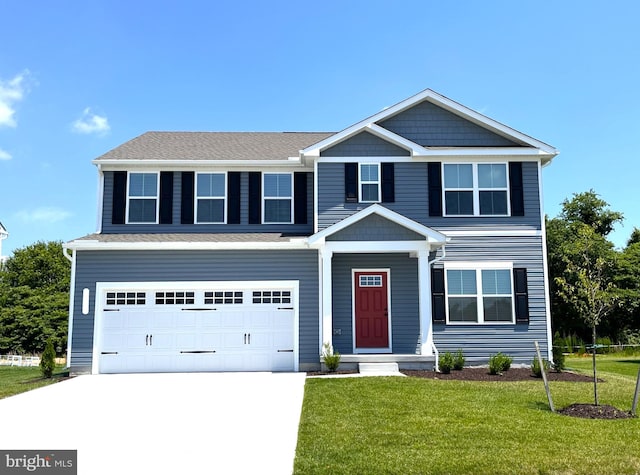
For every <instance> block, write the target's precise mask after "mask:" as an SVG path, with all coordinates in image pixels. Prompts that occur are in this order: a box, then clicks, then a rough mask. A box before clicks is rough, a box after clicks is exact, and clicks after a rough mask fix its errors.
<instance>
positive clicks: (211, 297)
mask: <svg viewBox="0 0 640 475" xmlns="http://www.w3.org/2000/svg"><path fill="white" fill-rule="evenodd" d="M243 302H244V298H243V293H242V291H239V290H225V291H215V292H205V293H204V303H205V304H207V305H210V304H216V305H223V304H242V303H243Z"/></svg>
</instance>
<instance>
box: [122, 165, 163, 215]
mask: <svg viewBox="0 0 640 475" xmlns="http://www.w3.org/2000/svg"><path fill="white" fill-rule="evenodd" d="M158 176H159V174H158V173H157V172H154V173H129V183H128V186H127V223H130V224H136V223H145V224H157V223H158V195H159V193H160V180H159V179H158Z"/></svg>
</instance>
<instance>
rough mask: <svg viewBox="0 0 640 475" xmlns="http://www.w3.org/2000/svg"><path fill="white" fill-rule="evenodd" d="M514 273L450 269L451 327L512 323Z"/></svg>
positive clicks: (448, 287) (448, 303)
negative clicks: (457, 324) (469, 324)
mask: <svg viewBox="0 0 640 475" xmlns="http://www.w3.org/2000/svg"><path fill="white" fill-rule="evenodd" d="M511 278H512V272H511V269H485V268H483V269H469V268H467V269H447V270H446V285H447V307H448V321H449V323H513V322H514V306H513V305H514V304H513V292H512V288H513V286H512V283H511Z"/></svg>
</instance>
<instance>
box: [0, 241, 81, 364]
mask: <svg viewBox="0 0 640 475" xmlns="http://www.w3.org/2000/svg"><path fill="white" fill-rule="evenodd" d="M70 267H71V266H70V263H69V261H68V260H67V259H66V258H65V257H64V255H63V254H62V243H61V242H37V243H35V244H32V245H29V246H26V247H24V248H21V249H18V250H16V251H14V254H13V256H12V257H10V258H9V259H8V260H7V262H6V265H5V266H4V268H3V270H2V271H0V353H6V352H17V353H40V352H42V351H43V350H44V348H45V344H46V342H47V340H48V339H51V341H52V343H53V345H54V348H55V349H56V351H58V352H60V351H62V349H63V348H65V347H66V341H67V322H68V305H69V279H70Z"/></svg>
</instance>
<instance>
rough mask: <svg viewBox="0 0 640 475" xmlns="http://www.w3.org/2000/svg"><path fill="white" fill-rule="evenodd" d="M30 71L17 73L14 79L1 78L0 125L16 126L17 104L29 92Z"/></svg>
mask: <svg viewBox="0 0 640 475" xmlns="http://www.w3.org/2000/svg"><path fill="white" fill-rule="evenodd" d="M28 76H29V71H23V72H21V73H20V74H17V75H16V76H15V77H14V78H13V79H9V80H8V81H3V80H2V79H0V127H3V126H4V127H15V126H16V119H15V118H14V117H13V116H14V115H15V113H16V109H15V105H16V103H18V102H20V101H21V100H22V99H23V98H24V95H25V94H26V92H27V84H26V83H27V78H28Z"/></svg>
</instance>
